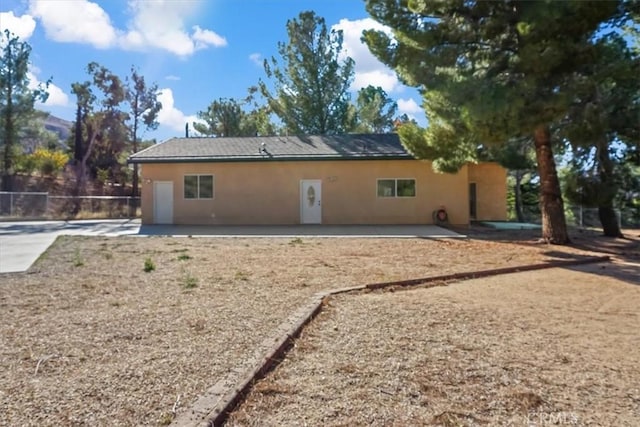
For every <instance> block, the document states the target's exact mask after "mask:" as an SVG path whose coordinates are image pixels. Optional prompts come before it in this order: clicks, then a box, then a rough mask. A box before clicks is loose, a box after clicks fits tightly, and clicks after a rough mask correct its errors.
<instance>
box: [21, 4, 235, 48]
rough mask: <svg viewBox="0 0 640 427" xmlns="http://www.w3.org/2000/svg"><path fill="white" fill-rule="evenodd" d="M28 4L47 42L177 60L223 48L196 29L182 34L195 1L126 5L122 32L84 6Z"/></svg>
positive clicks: (221, 39) (99, 11)
mask: <svg viewBox="0 0 640 427" xmlns="http://www.w3.org/2000/svg"><path fill="white" fill-rule="evenodd" d="M29 4H30V13H31V14H32V15H33V16H34V17H36V18H38V19H39V20H40V21H41V23H42V25H43V27H44V29H45V33H46V35H47V37H49V38H50V39H52V40H55V41H58V42H69V43H83V44H90V45H92V46H95V47H97V48H101V49H106V48H114V47H119V48H122V49H125V50H137V51H143V50H146V49H148V48H155V49H161V50H166V51H169V52H171V53H173V54H175V55H178V56H183V57H184V56H189V55H192V54H193V53H194V52H195V51H196V50H200V49H205V48H207V47H209V46H214V47H222V46H226V45H227V41H226V39H225V38H224V37H222V36H220V35H218V34H216V33H215V32H213V31H211V30H208V29H203V28H201V27H199V26H198V25H195V26H194V27H193V28H192V29H191V32H189V31H188V30H186V29H185V21H186V20H187V18H189V17H191V16H193V15H194V14H195V13H197V11H198V5H199V4H200V2H197V1H168V0H156V1H149V0H129V7H128V9H127V13H128V14H129V15H130V17H131V19H130V21H129V22H128V25H127V27H126V28H117V27H115V26H114V25H113V24H112V22H111V18H110V17H109V15H108V14H107V12H105V10H104V9H102V7H100V5H98V4H97V3H95V2H92V1H90V0H74V1H64V0H30V3H29Z"/></svg>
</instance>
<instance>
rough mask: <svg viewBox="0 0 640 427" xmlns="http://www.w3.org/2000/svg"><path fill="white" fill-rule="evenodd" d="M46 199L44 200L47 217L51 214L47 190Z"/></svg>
mask: <svg viewBox="0 0 640 427" xmlns="http://www.w3.org/2000/svg"><path fill="white" fill-rule="evenodd" d="M46 197H47V198H46V200H45V202H44V216H45V218H46V217H47V215H49V192H48V191H47V196H46Z"/></svg>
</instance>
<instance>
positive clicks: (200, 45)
mask: <svg viewBox="0 0 640 427" xmlns="http://www.w3.org/2000/svg"><path fill="white" fill-rule="evenodd" d="M192 37H193V40H194V41H195V43H196V49H204V48H206V47H207V46H208V45H211V46H215V47H224V46H226V45H227V39H225V38H224V37H222V36H220V35H218V34H216V33H214V32H213V31H211V30H203V29H202V28H200V27H199V26H198V25H196V26H194V27H193V36H192Z"/></svg>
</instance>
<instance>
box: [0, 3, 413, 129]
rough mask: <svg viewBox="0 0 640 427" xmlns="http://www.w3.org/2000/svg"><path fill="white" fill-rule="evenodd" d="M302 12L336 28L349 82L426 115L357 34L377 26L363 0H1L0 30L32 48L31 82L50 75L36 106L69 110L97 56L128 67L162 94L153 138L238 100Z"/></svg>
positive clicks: (117, 68)
mask: <svg viewBox="0 0 640 427" xmlns="http://www.w3.org/2000/svg"><path fill="white" fill-rule="evenodd" d="M305 10H313V11H315V12H316V14H317V15H319V16H322V17H324V18H325V20H326V22H327V26H328V27H335V28H339V29H342V30H343V32H344V36H345V42H344V48H345V50H346V52H347V54H348V55H349V56H351V57H352V58H353V59H354V60H355V62H356V75H355V79H354V83H353V85H352V90H353V92H354V95H352V98H353V99H355V91H357V90H358V89H359V88H360V87H364V86H367V85H369V84H372V85H374V86H381V87H382V88H383V89H384V90H385V91H386V92H387V93H388V94H389V95H390V96H391V97H392V98H394V99H395V100H396V101H397V102H398V105H399V111H400V113H407V114H409V115H410V116H412V117H414V118H416V119H418V120H419V122H424V113H423V112H422V111H421V110H420V108H419V104H420V96H419V95H418V93H417V91H416V90H415V89H413V88H408V87H405V86H403V85H402V84H400V83H399V82H398V79H397V78H396V76H395V74H394V73H393V72H392V71H391V70H389V69H388V68H386V67H385V66H383V65H382V64H381V63H380V62H378V61H377V60H376V59H375V58H374V57H373V56H372V55H371V54H370V53H369V51H368V50H367V48H366V46H364V45H363V44H362V43H361V42H360V41H359V39H360V35H361V33H362V31H363V30H364V29H366V28H372V27H375V26H376V25H378V24H376V23H375V22H374V21H372V20H371V19H370V18H369V17H368V15H367V13H366V11H365V8H364V1H363V0H93V1H90V0H3V1H2V4H1V5H0V28H1V29H2V31H4V29H6V28H8V29H9V30H10V31H12V32H13V33H15V34H16V35H18V36H19V37H20V38H21V40H26V41H28V42H29V44H30V45H31V46H32V48H33V50H32V54H31V62H32V69H31V78H32V82H33V83H35V82H36V81H44V80H46V79H48V78H52V79H53V80H52V85H51V86H50V88H49V92H50V96H49V100H48V101H47V102H46V103H45V104H44V105H42V106H40V108H42V109H44V110H47V111H50V112H51V113H53V114H55V115H57V116H59V117H62V118H64V119H67V120H73V118H74V105H73V104H74V97H73V95H72V94H71V84H72V83H73V82H77V81H84V80H86V79H87V74H86V71H85V68H86V65H87V64H88V63H89V62H91V61H96V62H98V63H100V64H101V65H104V66H105V67H107V68H109V69H110V70H111V71H113V72H115V73H116V74H118V75H120V76H121V77H124V76H126V75H127V73H128V72H129V70H130V68H131V66H132V65H133V66H135V67H137V68H138V70H139V71H140V73H141V74H142V75H144V77H145V79H146V81H147V82H149V83H153V82H155V83H157V84H158V87H159V88H160V89H161V91H162V94H161V95H160V100H161V101H162V103H163V110H162V111H161V112H160V115H159V121H160V126H159V128H158V130H156V131H153V132H147V133H146V134H145V135H144V138H156V139H158V140H160V141H162V140H165V139H167V138H170V137H172V136H182V135H183V134H184V124H185V123H186V122H192V121H193V120H194V119H195V115H196V113H197V112H198V111H201V110H206V108H207V106H208V105H209V104H210V103H211V102H212V101H213V100H215V99H218V98H243V97H244V96H246V94H247V88H249V87H250V86H252V85H255V84H257V82H258V80H259V79H260V78H262V79H265V78H266V76H265V74H264V69H263V67H262V61H263V59H264V58H269V57H271V56H276V58H278V54H277V44H278V42H279V41H284V42H286V41H287V39H288V38H287V33H286V22H287V20H288V19H291V18H295V17H297V16H298V14H299V13H300V12H302V11H305Z"/></svg>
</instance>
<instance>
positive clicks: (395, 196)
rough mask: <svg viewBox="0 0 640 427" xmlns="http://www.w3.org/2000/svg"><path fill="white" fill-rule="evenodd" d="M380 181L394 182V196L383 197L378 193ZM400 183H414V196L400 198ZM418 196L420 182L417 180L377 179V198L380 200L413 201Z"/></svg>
mask: <svg viewBox="0 0 640 427" xmlns="http://www.w3.org/2000/svg"><path fill="white" fill-rule="evenodd" d="M380 181H393V184H394V187H393V196H381V195H380V194H379V193H378V189H379V188H380ZM398 181H413V187H414V190H415V191H414V192H413V196H398ZM417 195H418V180H417V179H415V178H378V179H376V198H378V199H413V198H415V197H416V196H417Z"/></svg>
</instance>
